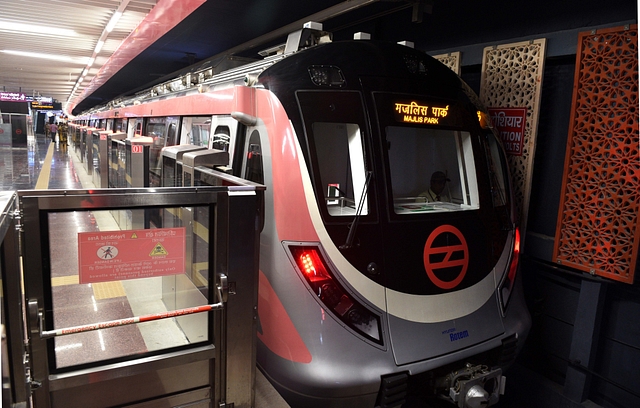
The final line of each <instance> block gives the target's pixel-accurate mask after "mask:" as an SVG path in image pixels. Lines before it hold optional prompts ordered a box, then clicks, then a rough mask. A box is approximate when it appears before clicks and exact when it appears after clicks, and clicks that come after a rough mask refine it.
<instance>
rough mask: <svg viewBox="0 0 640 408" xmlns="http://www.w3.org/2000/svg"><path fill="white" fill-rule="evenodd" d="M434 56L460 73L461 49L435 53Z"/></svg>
mask: <svg viewBox="0 0 640 408" xmlns="http://www.w3.org/2000/svg"><path fill="white" fill-rule="evenodd" d="M433 58H435V59H437V60H438V61H440V62H442V63H443V64H444V65H446V66H447V68H449V69H450V70H452V71H453V72H455V73H456V74H458V75H460V51H456V52H450V53H448V54H439V55H434V56H433Z"/></svg>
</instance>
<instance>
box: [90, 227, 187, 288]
mask: <svg viewBox="0 0 640 408" xmlns="http://www.w3.org/2000/svg"><path fill="white" fill-rule="evenodd" d="M185 251H186V230H185V228H184V227H181V228H157V229H142V230H128V231H107V232H80V233H78V270H79V276H80V277H79V280H80V283H82V284H84V283H96V282H110V281H119V280H126V279H139V278H149V277H153V276H165V275H178V274H181V273H184V272H185Z"/></svg>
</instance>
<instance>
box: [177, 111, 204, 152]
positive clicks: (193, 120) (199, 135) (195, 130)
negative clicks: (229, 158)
mask: <svg viewBox="0 0 640 408" xmlns="http://www.w3.org/2000/svg"><path fill="white" fill-rule="evenodd" d="M189 124H190V125H189ZM182 129H183V130H182V131H183V132H185V131H186V132H187V133H186V136H187V138H186V140H183V141H182V143H184V144H192V145H195V146H205V147H209V133H210V132H211V116H195V117H187V118H184V119H183V125H182ZM183 139H184V138H183Z"/></svg>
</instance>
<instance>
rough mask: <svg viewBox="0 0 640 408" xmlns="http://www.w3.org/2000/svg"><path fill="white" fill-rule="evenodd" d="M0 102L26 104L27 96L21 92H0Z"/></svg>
mask: <svg viewBox="0 0 640 408" xmlns="http://www.w3.org/2000/svg"><path fill="white" fill-rule="evenodd" d="M0 101H6V102H26V101H27V96H26V95H25V94H23V93H21V92H0Z"/></svg>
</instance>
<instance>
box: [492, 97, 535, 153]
mask: <svg viewBox="0 0 640 408" xmlns="http://www.w3.org/2000/svg"><path fill="white" fill-rule="evenodd" d="M489 114H490V115H491V123H492V124H493V127H494V128H496V130H497V131H498V134H499V135H500V138H501V139H502V145H503V146H504V150H505V151H506V152H507V154H510V155H512V156H522V151H523V146H524V132H525V129H526V127H527V108H489Z"/></svg>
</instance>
